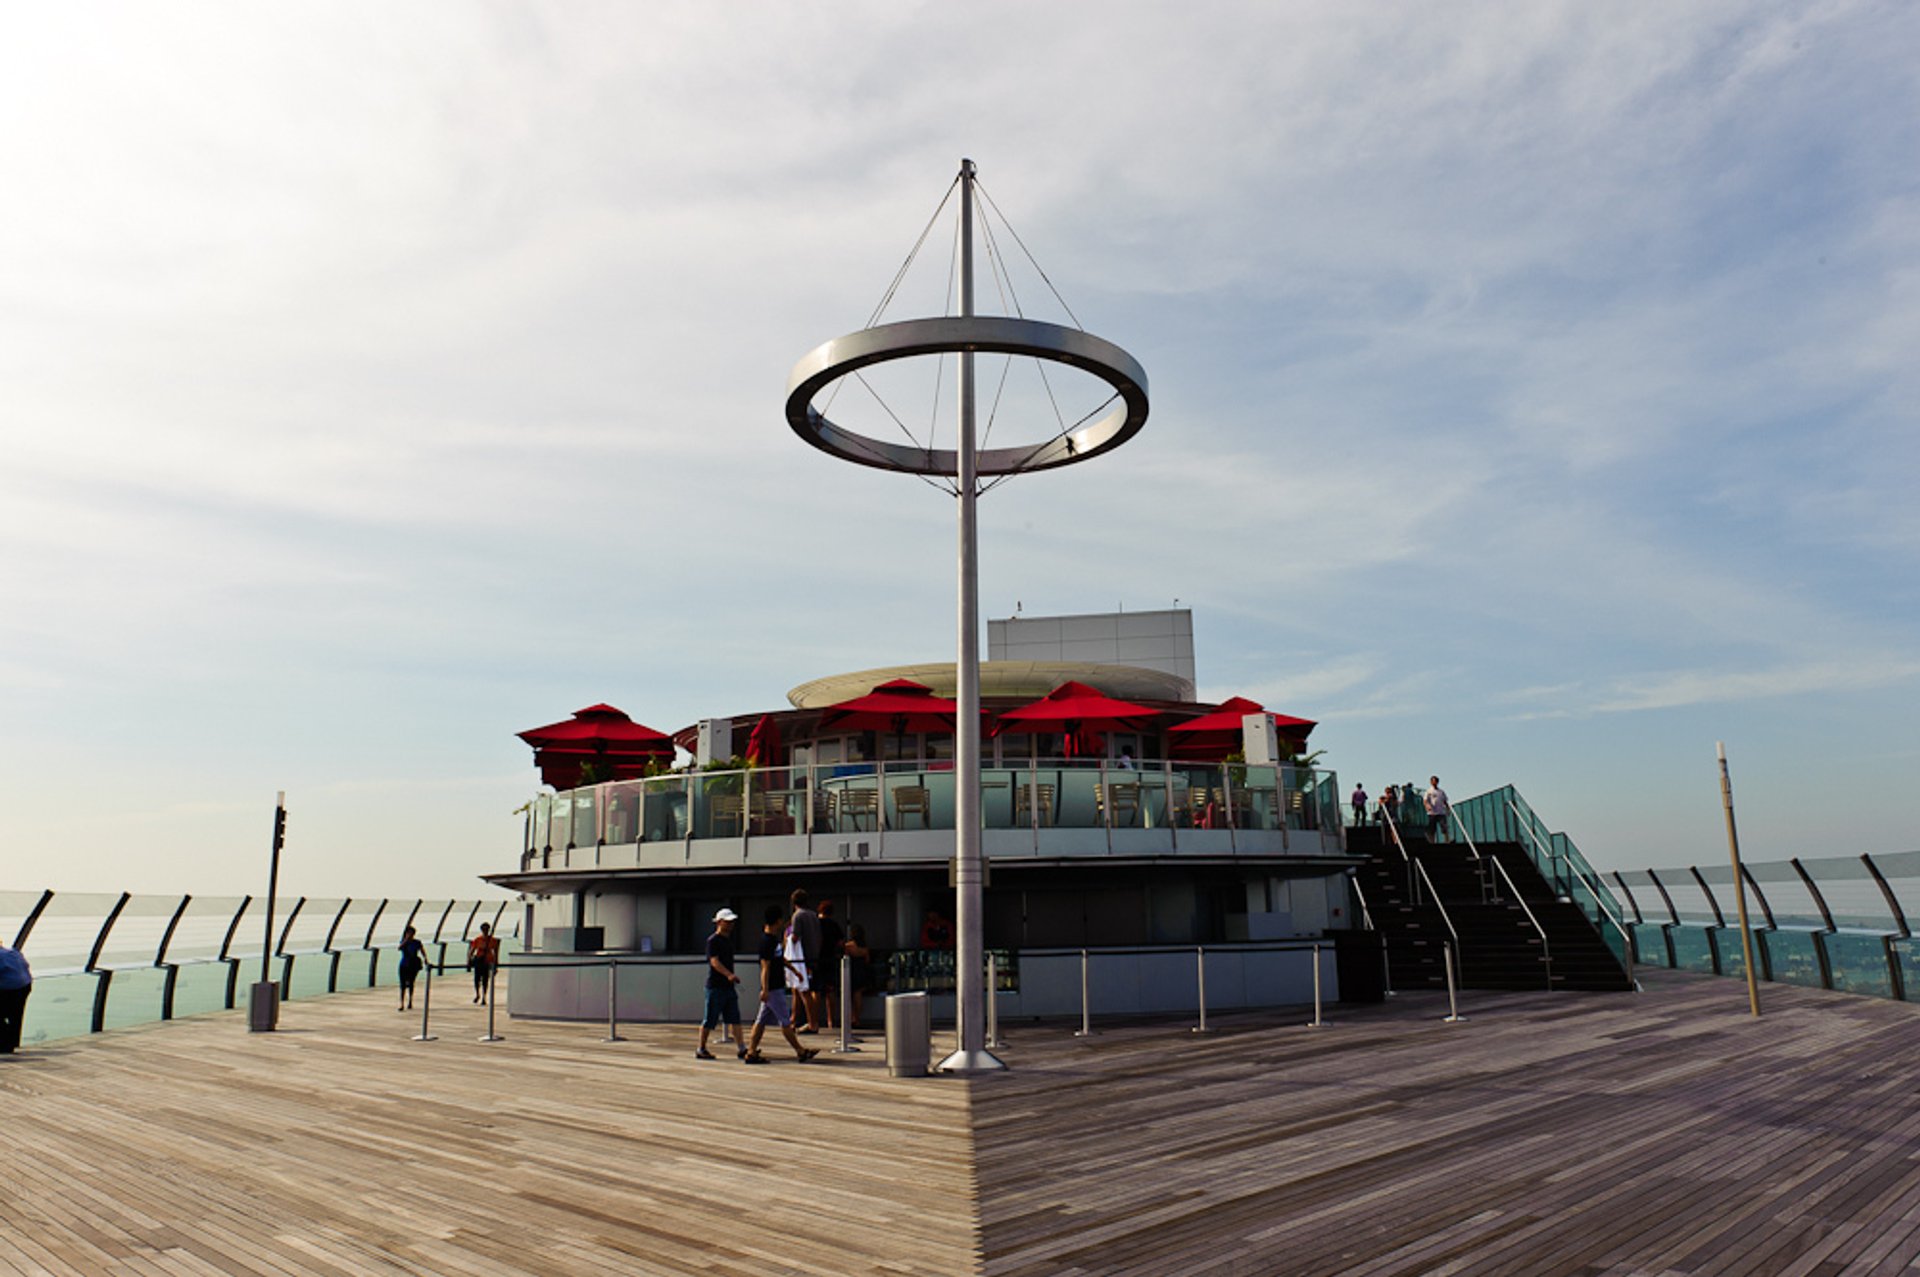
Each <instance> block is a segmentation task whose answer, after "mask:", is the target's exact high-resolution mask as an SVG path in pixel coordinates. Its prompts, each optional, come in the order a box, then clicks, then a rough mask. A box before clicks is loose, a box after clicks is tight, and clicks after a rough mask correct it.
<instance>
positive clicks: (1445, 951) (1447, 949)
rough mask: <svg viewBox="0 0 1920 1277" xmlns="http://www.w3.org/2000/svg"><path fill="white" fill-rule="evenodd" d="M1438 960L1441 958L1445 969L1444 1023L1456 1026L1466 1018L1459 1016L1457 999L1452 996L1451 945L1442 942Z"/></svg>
mask: <svg viewBox="0 0 1920 1277" xmlns="http://www.w3.org/2000/svg"><path fill="white" fill-rule="evenodd" d="M1440 958H1441V960H1442V962H1444V963H1445V964H1446V968H1447V1018H1446V1023H1448V1024H1458V1023H1460V1022H1461V1021H1462V1020H1464V1019H1466V1018H1467V1017H1466V1016H1464V1015H1461V1014H1460V1003H1459V1001H1458V999H1457V998H1456V997H1455V995H1454V989H1453V946H1452V945H1451V944H1447V943H1444V942H1443V943H1442V944H1441V946H1440Z"/></svg>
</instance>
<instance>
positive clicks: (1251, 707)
mask: <svg viewBox="0 0 1920 1277" xmlns="http://www.w3.org/2000/svg"><path fill="white" fill-rule="evenodd" d="M1248 714H1266V715H1267V716H1268V717H1269V718H1271V719H1273V725H1274V727H1275V728H1277V729H1278V730H1279V732H1280V735H1281V736H1283V737H1285V738H1286V739H1287V741H1288V742H1289V743H1290V744H1293V745H1295V746H1296V747H1298V746H1300V745H1304V744H1305V743H1306V740H1307V733H1309V732H1311V731H1312V730H1313V729H1314V727H1315V723H1314V721H1313V720H1312V719H1310V718H1294V717H1291V716H1290V715H1287V714H1274V713H1271V712H1270V711H1268V710H1267V708H1266V707H1265V706H1263V705H1261V704H1260V703H1259V702H1258V701H1250V700H1248V699H1247V698H1246V697H1244V696H1234V697H1230V698H1229V699H1227V700H1225V701H1222V702H1221V703H1220V704H1219V706H1218V707H1216V708H1215V709H1214V710H1213V711H1212V712H1211V713H1207V714H1202V715H1200V716H1199V717H1198V718H1190V719H1188V720H1187V721H1186V722H1184V723H1176V724H1174V725H1173V726H1172V727H1170V728H1168V729H1167V737H1168V739H1169V740H1170V741H1171V742H1172V745H1173V756H1174V757H1175V758H1212V759H1219V758H1224V757H1225V756H1226V755H1227V754H1230V753H1232V752H1233V751H1234V750H1236V749H1238V748H1240V745H1241V742H1242V741H1243V740H1244V739H1245V737H1244V735H1243V727H1242V723H1241V720H1242V719H1244V718H1245V717H1246V716H1247V715H1248Z"/></svg>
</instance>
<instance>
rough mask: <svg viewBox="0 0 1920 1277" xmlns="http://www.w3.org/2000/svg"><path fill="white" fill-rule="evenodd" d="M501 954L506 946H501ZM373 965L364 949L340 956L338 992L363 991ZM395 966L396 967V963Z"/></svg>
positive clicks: (369, 955) (336, 984) (352, 950)
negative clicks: (368, 971)
mask: <svg viewBox="0 0 1920 1277" xmlns="http://www.w3.org/2000/svg"><path fill="white" fill-rule="evenodd" d="M501 952H502V953H504V952H506V946H505V944H504V943H503V944H502V945H501ZM372 965H373V955H372V954H371V953H368V952H367V951H366V950H365V949H348V950H346V951H345V952H343V953H341V955H340V973H339V976H338V978H337V980H336V983H335V985H334V987H335V988H337V989H339V990H340V992H342V993H345V992H347V991H348V990H350V989H364V988H367V987H368V984H367V970H368V968H370V967H371V966H372ZM395 965H398V963H397V961H396V963H395Z"/></svg>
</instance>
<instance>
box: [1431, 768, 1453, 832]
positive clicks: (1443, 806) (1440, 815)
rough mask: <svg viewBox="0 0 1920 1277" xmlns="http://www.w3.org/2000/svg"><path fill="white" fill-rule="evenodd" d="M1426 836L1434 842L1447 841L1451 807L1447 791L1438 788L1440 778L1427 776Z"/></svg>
mask: <svg viewBox="0 0 1920 1277" xmlns="http://www.w3.org/2000/svg"><path fill="white" fill-rule="evenodd" d="M1427 781H1428V786H1429V787H1428V789H1427V837H1428V838H1429V839H1431V840H1432V841H1434V842H1445V841H1447V818H1448V816H1449V815H1450V814H1451V813H1452V811H1453V808H1452V807H1451V806H1449V805H1448V803H1447V791H1446V790H1444V789H1442V788H1440V778H1439V777H1438V776H1429V777H1428V778H1427Z"/></svg>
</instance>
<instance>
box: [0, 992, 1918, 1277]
mask: <svg viewBox="0 0 1920 1277" xmlns="http://www.w3.org/2000/svg"><path fill="white" fill-rule="evenodd" d="M1646 979H1647V984H1648V990H1649V991H1648V992H1647V993H1645V994H1643V995H1639V996H1630V995H1618V994H1615V995H1606V994H1584V995H1583V994H1561V995H1556V996H1553V997H1548V996H1546V995H1543V994H1542V995H1533V994H1477V995H1474V996H1473V997H1472V998H1471V999H1470V1000H1469V1001H1467V1002H1466V1003H1465V1004H1463V1010H1465V1011H1466V1012H1467V1014H1468V1015H1469V1017H1470V1018H1469V1021H1468V1022H1467V1023H1464V1024H1457V1025H1448V1024H1444V1023H1442V1022H1441V1021H1440V1020H1439V1018H1438V1017H1439V1016H1440V1015H1441V1014H1442V1012H1443V1010H1444V1008H1443V1005H1442V1003H1441V1002H1440V1001H1439V1000H1437V999H1435V998H1433V997H1431V996H1428V995H1407V996H1402V997H1400V998H1397V999H1395V1000H1393V1001H1392V1002H1391V1003H1389V1004H1387V1005H1386V1006H1384V1007H1375V1008H1333V1009H1332V1014H1331V1015H1330V1019H1331V1020H1332V1023H1331V1024H1330V1026H1329V1027H1327V1028H1325V1029H1321V1030H1317V1031H1315V1030H1308V1029H1305V1028H1303V1027H1301V1026H1300V1024H1299V1020H1300V1018H1301V1017H1300V1016H1298V1015H1285V1016H1276V1015H1261V1016H1240V1017H1233V1018H1231V1019H1225V1020H1217V1021H1216V1022H1215V1028H1216V1032H1214V1033H1212V1034H1209V1035H1207V1036H1205V1037H1197V1036H1195V1035H1192V1034H1190V1033H1188V1032H1187V1031H1186V1030H1185V1028H1184V1027H1183V1026H1181V1025H1178V1024H1167V1023H1159V1024H1132V1025H1127V1026H1124V1027H1112V1026H1102V1027H1103V1029H1104V1031H1103V1032H1102V1033H1101V1034H1100V1036H1098V1037H1096V1038H1093V1039H1091V1040H1086V1041H1082V1040H1078V1039H1075V1038H1073V1037H1072V1036H1071V1035H1070V1033H1069V1029H1070V1028H1071V1026H1063V1025H1040V1026H1021V1027H1018V1028H1016V1029H1013V1030H1012V1031H1011V1032H1010V1033H1009V1037H1010V1045H1009V1046H1008V1047H1007V1048H1006V1050H1005V1051H1004V1052H1003V1054H1004V1055H1005V1056H1006V1057H1007V1058H1008V1059H1009V1060H1010V1061H1011V1062H1012V1063H1013V1064H1014V1065H1015V1066H1016V1067H1015V1069H1014V1070H1013V1071H1012V1072H1010V1073H1008V1074H1006V1075H1004V1076H1001V1077H994V1078H987V1079H980V1080H977V1081H974V1082H971V1083H965V1082H960V1081H956V1080H953V1079H926V1080H905V1079H899V1080H896V1079H889V1078H888V1077H887V1076H886V1073H885V1069H884V1067H883V1066H882V1062H881V1059H880V1054H879V1052H878V1050H877V1049H876V1048H877V1047H878V1045H879V1044H878V1042H876V1041H870V1042H869V1043H868V1045H869V1048H870V1049H869V1050H868V1051H867V1052H864V1053H862V1054H860V1055H854V1056H847V1057H840V1058H833V1057H827V1056H823V1057H822V1059H821V1061H820V1062H818V1063H816V1064H809V1065H806V1066H798V1065H794V1064H792V1063H791V1062H782V1063H779V1064H776V1065H774V1066H772V1067H768V1068H764V1069H747V1068H744V1067H742V1066H740V1065H739V1064H737V1063H735V1062H734V1061H733V1060H732V1059H730V1058H726V1057H723V1058H722V1059H720V1060H717V1061H714V1062H712V1063H700V1062H696V1061H694V1060H693V1059H692V1058H691V1049H692V1034H691V1031H690V1030H688V1029H685V1028H662V1027H641V1028H624V1029H623V1030H622V1032H623V1033H625V1034H626V1035H627V1036H628V1037H629V1038H630V1039H631V1040H629V1041H626V1042H621V1043H612V1044H609V1043H603V1042H601V1041H600V1040H599V1039H600V1037H601V1036H602V1034H603V1033H604V1029H603V1028H602V1029H596V1028H594V1027H593V1026H585V1025H556V1024H528V1023H522V1022H514V1023H512V1024H509V1025H503V1032H505V1033H506V1035H507V1038H508V1040H507V1041H505V1042H499V1043H490V1044H482V1043H479V1042H477V1041H476V1040H475V1039H476V1037H477V1035H478V1034H479V1033H480V1032H481V1031H482V1029H483V1026H484V1021H483V1020H482V1019H481V1018H480V1016H481V1013H480V1011H479V1010H478V1009H477V1008H474V1007H472V1006H471V1005H468V1004H464V1003H462V1004H460V1005H456V1006H454V1007H452V1008H450V1009H449V1011H448V1013H447V1014H445V1015H443V1016H440V1017H437V1018H436V1022H435V1029H436V1031H437V1032H438V1033H439V1034H440V1035H441V1038H440V1040H439V1041H437V1042H433V1043H416V1042H413V1041H411V1040H409V1038H410V1034H412V1033H413V1032H415V1031H417V1027H418V1022H417V1020H415V1019H412V1018H402V1017H399V1016H396V1015H395V1013H394V1012H393V1010H392V1009H391V1006H390V1004H389V1002H388V998H389V996H390V995H389V994H387V993H386V992H384V991H382V992H378V993H372V994H347V995H341V996H338V997H334V998H329V999H325V1000H321V1001H317V1002H307V1003H294V1004H291V1005H290V1006H289V1007H287V1008H286V1010H285V1012H284V1017H283V1021H284V1024H285V1027H284V1028H283V1029H282V1031H281V1032H279V1033H275V1034H272V1035H250V1034H248V1033H246V1032H245V1028H244V1024H243V1023H241V1022H240V1021H238V1020H236V1019H235V1018H233V1017H216V1018H209V1019H201V1020H197V1021H188V1022H180V1023H175V1024H168V1025H153V1026H148V1027H145V1028H140V1029H133V1030H125V1031H121V1032H118V1033H113V1034H108V1035H105V1036H103V1037H99V1038H92V1039H83V1040H77V1041H68V1042H61V1043H56V1044H53V1045H52V1046H50V1047H47V1048H43V1049H39V1050H35V1051H31V1052H29V1053H26V1054H23V1055H20V1056H17V1057H13V1058H11V1059H7V1058H4V1057H0V1113H3V1114H4V1115H5V1123H4V1131H5V1136H4V1140H5V1142H4V1145H0V1147H4V1148H5V1149H6V1150H7V1152H8V1154H9V1156H8V1157H7V1159H6V1162H5V1164H4V1166H0V1275H7V1274H11V1273H14V1272H18V1273H48V1272H51V1273H81V1274H89V1275H92V1274H119V1273H138V1274H173V1273H234V1272H245V1273H268V1274H287V1275H290V1277H292V1275H304V1274H347V1273H351V1274H359V1273H401V1272H405V1273H459V1274H489V1275H493V1274H503V1273H521V1272H526V1273H556V1274H557V1273H691V1272H716V1273H802V1274H839V1273H893V1274H944V1273H987V1274H994V1275H996V1277H1025V1275H1027V1274H1049V1275H1053V1274H1080V1273H1086V1274H1093V1273H1098V1274H1122V1273H1169V1274H1188V1273H1219V1274H1226V1273H1245V1274H1315V1273H1353V1274H1415V1273H1418V1274H1444V1273H1476V1274H1482V1273H1483V1274H1516V1275H1519V1274H1525V1275H1526V1277H1536V1275H1538V1277H1549V1275H1553V1274H1565V1275H1567V1277H1573V1275H1576V1274H1577V1275H1581V1277H1585V1275H1587V1274H1603V1273H1607V1274H1611V1273H1621V1274H1627V1273H1633V1274H1702V1275H1704V1274H1718V1275H1721V1277H1740V1275H1742V1274H1769V1275H1771V1274H1814V1275H1817V1277H1826V1275H1829V1274H1838V1273H1893V1272H1904V1271H1908V1270H1909V1268H1910V1266H1913V1267H1920V1098H1916V1094H1915V1092H1916V1087H1917V1086H1920V1008H1917V1007H1912V1006H1907V1005H1903V1004H1899V1003H1892V1002H1884V1001H1877V1000H1871V999H1864V998H1852V997H1846V996H1844V995H1836V994H1823V993H1818V992H1811V991H1804V990H1792V989H1773V988H1770V989H1767V990H1765V991H1764V993H1765V994H1766V996H1767V1012H1768V1013H1767V1016H1766V1018H1765V1019H1764V1020H1762V1021H1760V1022H1758V1023H1755V1022H1754V1021H1752V1020H1751V1019H1750V1017H1748V1016H1747V1015H1746V1011H1745V995H1744V990H1743V988H1742V986H1741V985H1739V984H1738V983H1737V982H1734V981H1729V980H1717V979H1714V978H1711V977H1690V976H1680V975H1673V974H1670V973H1665V972H1654V973H1650V974H1649V975H1647V977H1646Z"/></svg>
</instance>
